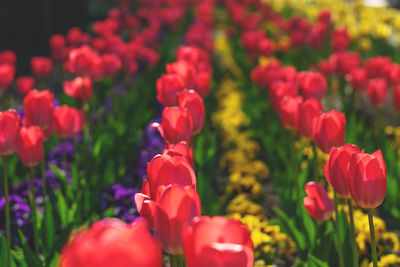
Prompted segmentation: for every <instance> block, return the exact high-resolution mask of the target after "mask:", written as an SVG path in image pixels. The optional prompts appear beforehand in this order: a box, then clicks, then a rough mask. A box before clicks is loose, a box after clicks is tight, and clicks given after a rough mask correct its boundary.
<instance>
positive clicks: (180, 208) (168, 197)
mask: <svg viewBox="0 0 400 267" xmlns="http://www.w3.org/2000/svg"><path fill="white" fill-rule="evenodd" d="M200 214H201V204H200V197H199V195H198V193H197V192H196V190H194V189H193V188H191V187H183V186H178V185H175V186H172V185H171V186H169V187H167V188H166V189H165V191H164V192H163V194H162V195H161V197H160V199H159V200H158V201H157V203H156V218H155V229H156V232H157V237H158V239H159V240H160V241H161V245H162V248H163V250H164V251H165V252H167V253H169V254H173V255H177V254H182V253H183V247H182V230H183V228H184V227H185V226H186V225H187V224H189V222H191V221H192V219H193V218H194V217H197V216H200Z"/></svg>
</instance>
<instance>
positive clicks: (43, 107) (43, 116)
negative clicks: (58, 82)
mask: <svg viewBox="0 0 400 267" xmlns="http://www.w3.org/2000/svg"><path fill="white" fill-rule="evenodd" d="M53 106H54V95H53V94H52V93H50V91H49V90H43V91H37V90H32V91H30V92H29V93H28V94H27V95H26V96H25V98H24V108H25V119H26V123H27V125H28V126H30V125H36V126H39V127H40V128H41V129H42V130H43V131H45V130H47V129H48V128H49V127H50V128H51V127H52V124H53V112H54V107H53Z"/></svg>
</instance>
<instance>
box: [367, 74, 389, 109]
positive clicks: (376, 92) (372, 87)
mask: <svg viewBox="0 0 400 267" xmlns="http://www.w3.org/2000/svg"><path fill="white" fill-rule="evenodd" d="M387 92H388V89H387V83H386V81H385V80H384V79H382V78H376V79H371V80H370V81H369V82H368V87H367V93H368V97H369V100H370V101H371V103H372V105H374V106H375V107H381V106H383V104H384V103H385V100H386V96H387Z"/></svg>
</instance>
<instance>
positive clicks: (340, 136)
mask: <svg viewBox="0 0 400 267" xmlns="http://www.w3.org/2000/svg"><path fill="white" fill-rule="evenodd" d="M345 130H346V117H345V115H344V114H342V113H340V112H339V111H337V110H331V111H329V112H327V113H321V114H320V115H319V116H318V117H317V118H316V119H315V120H314V125H313V131H312V135H313V138H314V141H315V143H316V144H317V146H318V147H319V148H320V149H321V150H322V151H323V152H325V153H329V151H330V149H331V147H338V146H341V145H343V144H344V135H345Z"/></svg>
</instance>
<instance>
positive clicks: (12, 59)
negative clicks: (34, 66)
mask: <svg viewBox="0 0 400 267" xmlns="http://www.w3.org/2000/svg"><path fill="white" fill-rule="evenodd" d="M16 62H17V54H15V53H14V52H13V51H11V50H6V51H2V52H0V65H2V64H7V65H11V66H15V63H16Z"/></svg>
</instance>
